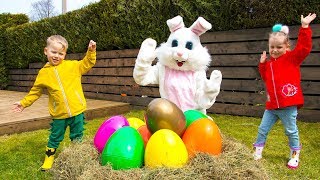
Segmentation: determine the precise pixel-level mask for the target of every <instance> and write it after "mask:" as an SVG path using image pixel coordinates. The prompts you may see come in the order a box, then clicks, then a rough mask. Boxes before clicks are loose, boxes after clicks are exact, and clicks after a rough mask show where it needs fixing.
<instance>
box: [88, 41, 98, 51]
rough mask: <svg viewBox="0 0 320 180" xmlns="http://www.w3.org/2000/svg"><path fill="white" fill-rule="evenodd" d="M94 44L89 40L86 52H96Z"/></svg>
mask: <svg viewBox="0 0 320 180" xmlns="http://www.w3.org/2000/svg"><path fill="white" fill-rule="evenodd" d="M96 47H97V45H96V42H94V41H93V40H90V42H89V45H88V50H89V51H96Z"/></svg>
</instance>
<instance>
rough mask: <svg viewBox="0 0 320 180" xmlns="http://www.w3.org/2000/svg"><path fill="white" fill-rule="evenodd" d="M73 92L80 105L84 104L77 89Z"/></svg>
mask: <svg viewBox="0 0 320 180" xmlns="http://www.w3.org/2000/svg"><path fill="white" fill-rule="evenodd" d="M75 93H76V95H77V97H78V99H79V101H80V103H81V104H82V106H84V103H83V100H82V98H81V97H80V95H79V93H78V92H77V91H75Z"/></svg>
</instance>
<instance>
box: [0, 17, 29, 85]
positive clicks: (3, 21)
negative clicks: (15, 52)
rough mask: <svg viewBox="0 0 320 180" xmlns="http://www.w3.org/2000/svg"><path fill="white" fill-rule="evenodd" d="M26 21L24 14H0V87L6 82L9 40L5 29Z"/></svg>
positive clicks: (27, 19)
mask: <svg viewBox="0 0 320 180" xmlns="http://www.w3.org/2000/svg"><path fill="white" fill-rule="evenodd" d="M27 22H29V18H28V16H27V15H25V14H9V13H3V14H0V42H1V43H0V89H4V88H5V87H6V86H7V83H8V70H7V66H6V60H7V59H6V51H7V45H8V43H9V41H8V39H7V37H6V29H7V28H9V27H14V26H17V25H20V24H24V23H27Z"/></svg>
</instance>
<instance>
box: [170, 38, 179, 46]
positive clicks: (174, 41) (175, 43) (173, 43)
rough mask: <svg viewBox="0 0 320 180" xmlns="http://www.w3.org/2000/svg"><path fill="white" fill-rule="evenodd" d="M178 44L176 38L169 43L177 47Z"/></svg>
mask: <svg viewBox="0 0 320 180" xmlns="http://www.w3.org/2000/svg"><path fill="white" fill-rule="evenodd" d="M177 46H178V40H176V39H174V40H173V41H172V43H171V47H177Z"/></svg>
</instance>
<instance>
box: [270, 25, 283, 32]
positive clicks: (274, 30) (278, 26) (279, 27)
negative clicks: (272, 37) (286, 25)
mask: <svg viewBox="0 0 320 180" xmlns="http://www.w3.org/2000/svg"><path fill="white" fill-rule="evenodd" d="M281 28H282V24H275V25H274V26H273V27H272V32H280V31H281Z"/></svg>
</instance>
